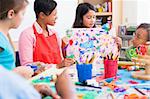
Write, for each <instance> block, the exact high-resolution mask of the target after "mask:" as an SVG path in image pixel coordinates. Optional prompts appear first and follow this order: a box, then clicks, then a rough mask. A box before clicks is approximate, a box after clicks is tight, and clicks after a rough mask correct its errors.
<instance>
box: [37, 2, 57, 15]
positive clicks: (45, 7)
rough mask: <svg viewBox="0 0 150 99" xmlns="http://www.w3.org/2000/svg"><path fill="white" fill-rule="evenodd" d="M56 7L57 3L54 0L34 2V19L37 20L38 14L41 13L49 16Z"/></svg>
mask: <svg viewBox="0 0 150 99" xmlns="http://www.w3.org/2000/svg"><path fill="white" fill-rule="evenodd" d="M56 6H57V3H56V2H55V1H54V0H35V2H34V12H35V14H36V18H38V16H39V14H40V12H43V13H44V14H45V15H47V16H48V15H50V14H51V13H52V11H53V10H54V9H55V8H56Z"/></svg>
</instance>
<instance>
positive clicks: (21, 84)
mask: <svg viewBox="0 0 150 99" xmlns="http://www.w3.org/2000/svg"><path fill="white" fill-rule="evenodd" d="M27 4H28V1H27V0H0V7H1V8H0V78H1V79H0V88H3V90H1V91H0V97H1V98H2V99H8V98H10V97H11V98H14V99H41V96H40V95H39V94H38V93H37V92H36V91H35V89H33V88H32V86H31V85H29V83H27V82H26V81H25V79H23V78H22V77H21V76H19V75H16V74H14V73H13V72H12V71H8V70H13V69H14V68H15V65H14V61H15V59H14V53H13V49H12V47H11V44H10V42H9V38H8V37H7V36H8V31H9V30H10V29H12V28H17V27H18V26H19V25H20V22H21V20H22V18H23V16H24V12H25V8H26V6H27ZM2 66H3V67H5V68H6V69H8V70H6V69H4V68H3V67H2ZM22 68H23V69H22ZM30 70H31V68H29V67H26V66H22V67H18V68H15V70H14V71H16V72H19V73H21V74H23V75H30V76H31V75H32V74H31V73H30V72H29V71H30ZM32 71H33V70H32ZM61 75H64V74H61ZM63 77H64V78H63ZM62 78H63V79H64V81H62V80H60V81H59V79H62ZM58 82H62V83H63V82H64V83H67V84H68V85H69V84H70V81H68V78H67V77H66V76H60V77H58ZM70 85H71V84H70ZM14 86H15V87H14ZM57 86H58V89H59V88H61V89H66V88H68V89H67V90H72V88H70V87H69V86H61V83H58V85H57ZM57 86H56V87H57ZM45 87H47V86H46V85H43V84H41V85H38V88H37V87H35V88H36V89H37V90H38V91H39V92H41V93H43V94H46V95H47V94H48V95H52V96H53V97H58V95H57V94H53V93H52V92H51V91H50V89H47V88H46V89H45ZM62 87H65V88H62ZM69 88H70V89H69ZM61 89H60V90H61ZM47 92H48V93H47ZM68 93H69V92H68ZM63 95H64V94H63ZM65 95H66V94H65ZM72 95H73V94H72ZM67 96H68V95H67Z"/></svg>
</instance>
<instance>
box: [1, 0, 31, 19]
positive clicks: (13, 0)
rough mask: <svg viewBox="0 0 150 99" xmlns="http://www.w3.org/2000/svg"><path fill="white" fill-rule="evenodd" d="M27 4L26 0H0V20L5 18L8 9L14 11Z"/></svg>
mask: <svg viewBox="0 0 150 99" xmlns="http://www.w3.org/2000/svg"><path fill="white" fill-rule="evenodd" d="M26 4H28V1H27V0H0V20H4V19H6V18H7V14H8V11H9V10H11V9H12V10H14V12H15V13H18V11H19V10H20V9H21V8H23V7H25V6H26Z"/></svg>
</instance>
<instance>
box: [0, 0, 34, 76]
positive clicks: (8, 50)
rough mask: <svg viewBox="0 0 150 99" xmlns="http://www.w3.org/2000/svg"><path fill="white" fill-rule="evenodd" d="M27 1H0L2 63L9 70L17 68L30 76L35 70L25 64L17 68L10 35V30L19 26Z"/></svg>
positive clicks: (0, 49)
mask: <svg viewBox="0 0 150 99" xmlns="http://www.w3.org/2000/svg"><path fill="white" fill-rule="evenodd" d="M27 3H28V2H27V0H20V1H19V0H17V1H14V0H9V1H4V0H2V1H1V3H0V4H1V6H0V7H1V8H0V64H1V65H2V66H4V68H6V69H8V70H13V69H15V70H14V71H17V73H19V74H21V75H22V76H24V77H27V78H28V77H31V75H32V74H33V70H32V69H31V68H30V67H24V66H21V67H17V68H15V58H14V51H13V48H12V46H11V44H10V42H9V41H10V39H9V37H8V31H9V30H10V29H12V28H17V27H18V26H19V24H20V22H21V20H22V18H23V15H24V12H25V8H26V6H27Z"/></svg>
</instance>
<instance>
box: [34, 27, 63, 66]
mask: <svg viewBox="0 0 150 99" xmlns="http://www.w3.org/2000/svg"><path fill="white" fill-rule="evenodd" d="M33 30H34V34H35V36H36V44H35V46H34V48H33V62H37V61H40V62H44V63H48V64H59V63H61V61H62V58H61V55H60V48H59V45H58V42H57V37H56V35H55V34H52V35H51V36H48V37H45V36H44V35H43V34H39V33H37V31H36V29H35V26H34V25H33Z"/></svg>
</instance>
